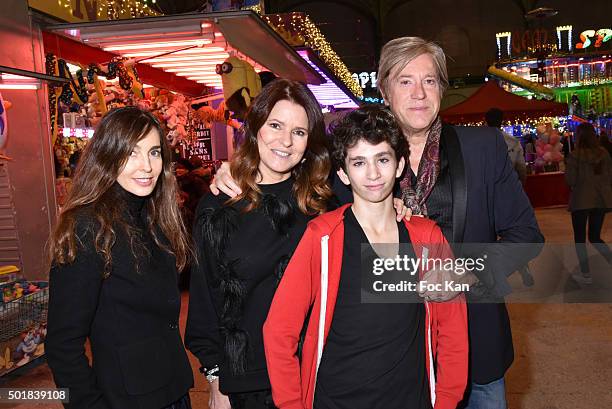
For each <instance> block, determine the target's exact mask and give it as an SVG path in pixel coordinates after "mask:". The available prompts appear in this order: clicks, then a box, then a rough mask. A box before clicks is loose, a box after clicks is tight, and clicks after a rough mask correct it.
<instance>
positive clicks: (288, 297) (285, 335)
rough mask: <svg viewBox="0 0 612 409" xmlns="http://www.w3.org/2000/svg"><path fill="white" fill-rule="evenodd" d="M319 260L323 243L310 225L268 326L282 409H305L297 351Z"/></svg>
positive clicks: (267, 347) (272, 373) (266, 332)
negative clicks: (320, 242) (320, 243)
mask: <svg viewBox="0 0 612 409" xmlns="http://www.w3.org/2000/svg"><path fill="white" fill-rule="evenodd" d="M319 259H320V245H319V241H318V239H317V237H316V235H315V234H314V233H313V231H312V228H311V226H309V227H308V228H307V229H306V232H305V233H304V236H303V237H302V239H301V241H300V243H299V244H298V246H297V248H296V250H295V253H294V254H293V257H292V258H291V260H290V261H289V265H288V266H287V269H286V270H285V274H284V275H283V278H282V280H281V282H280V284H279V286H278V289H277V290H276V293H275V295H274V299H273V300H272V305H271V307H270V311H269V313H268V318H267V319H266V322H265V324H264V328H263V335H264V346H265V351H266V362H267V364H268V374H269V376H270V383H271V385H272V397H273V399H274V403H275V404H276V406H278V407H279V408H281V409H285V408H291V409H294V408H295V409H304V405H303V401H302V383H301V375H300V363H299V361H298V358H297V356H296V351H297V347H298V341H299V337H300V332H301V331H302V327H303V326H304V320H305V318H306V316H307V314H308V310H309V309H310V306H311V305H312V303H313V300H314V290H315V289H316V287H317V283H318V282H317V281H316V278H315V277H318V274H320V273H319V272H318V270H317V268H318V267H317V266H318V265H319V264H320V260H319ZM313 278H314V279H315V282H314V283H313ZM313 313H314V312H313Z"/></svg>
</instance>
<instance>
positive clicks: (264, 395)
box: [229, 389, 276, 409]
mask: <svg viewBox="0 0 612 409" xmlns="http://www.w3.org/2000/svg"><path fill="white" fill-rule="evenodd" d="M229 400H230V404H231V405H232V409H276V406H274V401H273V400H272V391H271V390H269V389H267V390H263V391H256V392H245V393H230V394H229Z"/></svg>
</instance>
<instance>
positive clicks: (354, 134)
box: [330, 105, 409, 170]
mask: <svg viewBox="0 0 612 409" xmlns="http://www.w3.org/2000/svg"><path fill="white" fill-rule="evenodd" d="M330 133H331V136H332V155H331V156H332V161H333V164H334V168H335V169H336V170H340V169H344V170H346V163H345V160H346V151H347V150H348V149H350V148H352V147H353V146H355V145H356V144H357V142H359V140H361V139H363V140H364V141H366V142H368V143H370V144H372V145H378V144H379V143H381V142H387V143H388V144H389V145H390V146H391V148H392V149H393V151H394V152H395V158H396V159H397V160H398V161H399V160H400V158H405V159H406V160H408V152H409V148H408V141H407V140H406V137H405V136H404V134H403V132H402V130H401V128H400V127H399V125H398V123H397V122H396V120H395V117H394V116H393V114H392V113H391V111H390V110H389V108H387V107H384V106H382V105H364V106H361V107H360V108H358V109H356V110H354V111H351V112H349V113H348V114H346V115H345V116H344V117H342V118H341V119H339V120H337V121H335V122H333V123H332V125H331V126H330Z"/></svg>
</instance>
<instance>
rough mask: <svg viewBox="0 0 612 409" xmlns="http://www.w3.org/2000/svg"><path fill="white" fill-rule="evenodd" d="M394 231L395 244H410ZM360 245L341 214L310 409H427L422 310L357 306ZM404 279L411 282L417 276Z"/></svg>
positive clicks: (349, 219)
mask: <svg viewBox="0 0 612 409" xmlns="http://www.w3.org/2000/svg"><path fill="white" fill-rule="evenodd" d="M398 229H399V239H400V243H410V238H409V236H408V232H407V230H406V227H405V226H404V224H403V222H400V223H398ZM362 243H368V239H367V236H366V235H365V233H364V231H363V229H362V228H361V226H360V225H359V223H358V221H357V219H356V218H355V215H354V214H353V211H352V209H351V208H349V209H347V210H346V212H345V214H344V247H343V255H342V270H341V276H340V284H339V287H338V297H337V301H336V306H335V309H334V317H333V320H332V323H331V328H330V331H329V335H328V337H327V342H326V344H325V348H324V349H323V356H322V359H321V365H320V367H319V372H318V374H317V385H316V390H315V401H314V408H315V409H361V408H363V409H366V408H367V409H376V408H380V409H383V408H384V409H388V408H394V409H395V408H397V409H430V408H431V404H430V401H429V387H428V381H427V374H426V369H425V357H426V353H425V307H424V305H423V304H422V303H419V302H404V303H394V302H385V299H380V300H379V301H378V302H377V303H365V302H362V299H361V295H362V282H367V281H369V277H366V276H363V277H362V263H361V258H362ZM409 247H412V246H409ZM368 250H369V251H367V252H366V253H365V255H364V263H365V264H366V265H370V266H371V263H368V262H367V261H366V260H368V259H371V258H372V257H377V256H376V255H375V253H374V252H373V250H372V249H371V247H369V249H368ZM366 274H367V273H366ZM370 274H371V273H370ZM385 274H387V273H385ZM383 277H384V276H383ZM362 278H363V281H362ZM406 279H407V280H409V281H410V280H412V281H415V282H416V277H413V278H406ZM364 290H368V289H367V288H364ZM417 298H418V297H417Z"/></svg>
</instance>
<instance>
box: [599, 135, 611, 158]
mask: <svg viewBox="0 0 612 409" xmlns="http://www.w3.org/2000/svg"><path fill="white" fill-rule="evenodd" d="M599 144H600V145H601V147H602V148H604V149H605V150H607V151H608V154H609V155H610V156H611V157H612V142H610V139H609V138H608V134H607V133H606V131H605V130H603V129H602V131H601V132H600V133H599Z"/></svg>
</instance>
